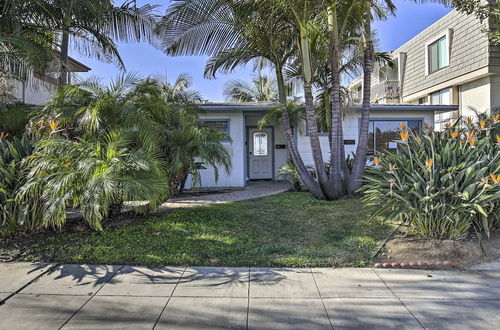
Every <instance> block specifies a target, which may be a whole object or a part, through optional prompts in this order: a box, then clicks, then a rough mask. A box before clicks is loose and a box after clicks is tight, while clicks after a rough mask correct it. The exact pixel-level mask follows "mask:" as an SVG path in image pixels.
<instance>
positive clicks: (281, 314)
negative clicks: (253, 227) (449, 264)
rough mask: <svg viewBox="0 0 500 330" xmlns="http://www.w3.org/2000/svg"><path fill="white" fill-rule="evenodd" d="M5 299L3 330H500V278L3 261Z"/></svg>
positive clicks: (0, 277) (0, 293) (0, 308)
mask: <svg viewBox="0 0 500 330" xmlns="http://www.w3.org/2000/svg"><path fill="white" fill-rule="evenodd" d="M0 299H1V300H4V303H3V304H2V305H0V329H60V328H63V329H113V328H114V329H153V328H155V329H164V328H166V329H213V328H233V329H248V328H251V329H332V328H357V329H365V328H379V329H386V328H398V329H422V328H431V329H499V328H500V272H498V271H483V272H475V273H463V272H456V271H419V270H397V269H391V270H389V269H371V268H364V269H331V268H324V269H316V268H314V269H310V268H305V269H273V268H248V267H246V268H204V267H187V268H186V267H166V268H160V269H150V268H144V267H131V266H81V265H58V266H55V265H48V264H29V263H5V264H0ZM5 299H6V300H5Z"/></svg>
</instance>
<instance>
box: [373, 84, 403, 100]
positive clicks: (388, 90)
mask: <svg viewBox="0 0 500 330" xmlns="http://www.w3.org/2000/svg"><path fill="white" fill-rule="evenodd" d="M399 96H400V95H399V80H384V81H382V82H380V83H378V84H374V85H373V86H372V97H371V101H372V102H382V103H398V102H399Z"/></svg>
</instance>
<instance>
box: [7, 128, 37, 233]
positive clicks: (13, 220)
mask: <svg viewBox="0 0 500 330" xmlns="http://www.w3.org/2000/svg"><path fill="white" fill-rule="evenodd" d="M2 133H3V132H0V235H8V234H10V233H12V232H13V231H14V230H15V229H16V228H17V226H18V224H19V221H20V220H21V218H22V217H21V215H22V213H21V205H20V204H19V203H18V202H16V194H17V191H18V189H19V187H20V186H22V184H23V183H24V181H25V173H24V171H23V165H24V163H25V162H26V157H27V156H29V155H31V153H32V152H33V148H34V147H33V144H32V142H31V141H30V140H29V139H28V138H27V137H26V136H24V137H22V138H17V137H14V138H13V139H12V140H10V141H7V140H6V139H5V138H4V134H2Z"/></svg>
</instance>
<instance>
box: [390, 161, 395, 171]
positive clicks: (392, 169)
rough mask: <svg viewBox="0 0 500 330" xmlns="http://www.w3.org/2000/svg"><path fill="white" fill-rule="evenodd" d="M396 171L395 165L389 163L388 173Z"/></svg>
mask: <svg viewBox="0 0 500 330" xmlns="http://www.w3.org/2000/svg"><path fill="white" fill-rule="evenodd" d="M395 169H396V165H393V164H392V163H391V162H389V171H391V172H393V171H394V170H395Z"/></svg>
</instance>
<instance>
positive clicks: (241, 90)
mask: <svg viewBox="0 0 500 330" xmlns="http://www.w3.org/2000/svg"><path fill="white" fill-rule="evenodd" d="M224 96H225V98H226V100H228V101H234V102H263V101H268V102H272V101H277V100H278V90H277V85H276V81H275V80H273V79H271V78H269V77H268V76H266V75H263V74H262V72H261V71H258V72H257V73H256V74H255V76H254V77H253V79H252V81H251V82H250V83H248V82H246V81H242V80H231V81H228V82H227V83H226V85H225V86H224Z"/></svg>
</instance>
